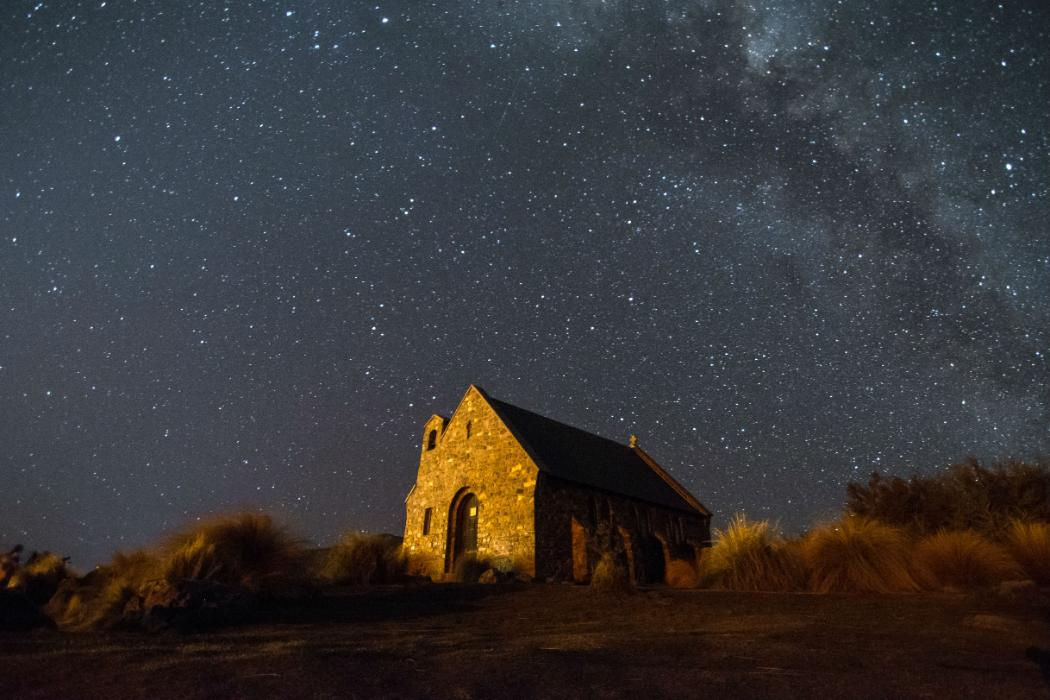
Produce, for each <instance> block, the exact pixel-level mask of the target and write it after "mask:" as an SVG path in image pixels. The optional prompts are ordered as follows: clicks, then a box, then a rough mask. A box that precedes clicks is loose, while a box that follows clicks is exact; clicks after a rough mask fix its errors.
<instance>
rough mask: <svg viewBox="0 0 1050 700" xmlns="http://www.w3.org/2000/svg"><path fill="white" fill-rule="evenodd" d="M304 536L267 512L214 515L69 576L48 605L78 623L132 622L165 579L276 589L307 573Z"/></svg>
mask: <svg viewBox="0 0 1050 700" xmlns="http://www.w3.org/2000/svg"><path fill="white" fill-rule="evenodd" d="M303 558H304V553H303V548H302V546H301V544H300V542H299V541H298V540H296V539H294V538H292V537H291V536H290V535H289V534H288V533H287V532H286V531H285V530H284V529H283V528H282V527H280V526H278V525H277V524H276V523H274V521H273V520H272V519H271V518H270V517H269V516H266V515H258V514H254V513H244V514H237V515H229V516H223V517H218V518H214V519H212V520H209V521H206V522H203V523H199V524H195V525H193V526H190V527H187V528H186V529H184V530H182V531H180V532H178V533H176V534H174V535H172V536H170V537H168V538H167V540H165V541H164V542H163V543H162V544H161V545H160V546H158V547H155V548H153V549H149V550H136V551H133V552H130V553H122V552H118V553H117V554H115V555H114V556H113V559H112V560H111V561H110V562H109V563H108V564H106V565H105V566H101V567H99V568H98V569H96V570H95V571H93V572H91V573H90V574H88V575H87V576H84V577H82V578H81V579H79V580H77V579H68V580H66V581H65V582H64V583H63V584H62V585H61V586H60V587H59V589H58V591H57V592H56V593H55V595H54V596H52V598H51V600H50V601H49V602H48V604H47V606H46V608H45V612H46V613H47V614H48V616H49V617H51V619H52V620H54V621H55V622H56V623H57V624H58V625H59V627H61V628H63V629H70V630H85V629H108V628H112V627H116V626H120V625H122V624H125V623H127V622H128V619H129V618H128V614H129V613H128V610H129V609H131V608H133V607H134V606H131V608H129V605H130V604H132V603H135V604H136V605H138V606H139V607H138V608H137V609H138V610H139V611H140V612H141V604H142V602H143V600H144V598H145V597H146V596H147V593H148V591H149V590H150V589H151V587H152V588H156V586H158V585H163V584H169V585H171V586H176V587H177V586H178V585H179V584H181V583H182V582H184V581H187V580H193V581H205V582H210V583H215V584H222V585H225V586H231V587H235V588H236V589H238V590H243V591H247V592H249V593H273V592H275V591H277V592H279V591H281V590H282V588H281V587H282V586H284V585H286V584H287V583H288V582H289V581H292V580H294V579H296V578H297V577H299V576H300V575H301V572H302V562H303Z"/></svg>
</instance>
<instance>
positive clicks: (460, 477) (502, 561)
mask: <svg viewBox="0 0 1050 700" xmlns="http://www.w3.org/2000/svg"><path fill="white" fill-rule="evenodd" d="M468 423H469V425H470V435H469V437H468V435H467V425H468ZM431 431H436V433H435V438H436V439H435V441H434V447H433V449H428V443H429V436H430V434H431ZM420 447H421V452H420V459H419V472H418V474H417V477H416V484H415V486H414V487H413V489H412V491H411V492H410V493H409V495H408V498H407V499H406V501H405V509H406V515H405V541H404V548H405V550H406V551H407V552H408V553H409V554H410V555H412V556H414V557H416V558H417V559H418V560H420V561H422V562H423V563H424V565H425V569H426V571H427V573H429V574H430V575H431V577H433V578H435V579H438V578H441V577H442V576H443V575H444V573H445V547H446V543H447V540H448V530H449V518H450V512H449V509H450V506H451V504H452V500H453V498H454V497H455V496H456V494H457V493H459V492H460V491H461V490H462V489H469V490H470V491H471V492H472V493H474V494H475V495H476V496H477V498H478V557H479V558H488V559H490V560H492V562H493V563H494V564H495V565H497V566H499V567H500V568H509V567H511V566H513V567H514V568H515V570H517V571H519V572H520V573H523V574H525V575H527V576H532V575H533V574H534V573H535V557H534V551H535V536H534V530H533V518H534V500H533V498H534V494H535V488H536V476H537V472H538V470H537V468H536V465H535V464H534V463H533V462H532V460H531V459H530V458H529V456H528V454H527V453H526V452H525V450H524V449H523V448H522V447H521V446H520V445H519V444H518V442H517V440H515V439H514V437H513V435H511V433H510V431H509V430H508V429H507V428H506V426H504V425H503V422H502V421H501V420H500V419H499V416H498V415H497V414H496V413H495V411H493V410H492V408H491V406H489V404H488V402H487V401H486V400H485V397H484V396H483V395H482V394H481V392H479V391H478V390H477V389H476V388H474V387H471V388H470V389H469V390H468V391H467V393H466V395H465V396H464V397H463V400H462V401H461V402H460V405H459V407H458V408H457V409H456V412H455V413H454V414H453V416H452V418H451V419H449V420H448V421H447V422H446V420H445V419H444V418H442V417H441V416H434V417H432V418H431V419H430V420H429V421H427V423H426V425H425V426H424V430H423V435H422V441H421V445H420ZM427 508H431V509H432V511H431V519H430V533H429V534H428V535H424V534H423V520H424V513H425V512H426V509H427Z"/></svg>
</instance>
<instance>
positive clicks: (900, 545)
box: [802, 517, 918, 593]
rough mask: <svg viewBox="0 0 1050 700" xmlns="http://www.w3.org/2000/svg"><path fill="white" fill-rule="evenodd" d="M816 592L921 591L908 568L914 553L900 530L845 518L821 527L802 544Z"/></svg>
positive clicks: (810, 581) (861, 519)
mask: <svg viewBox="0 0 1050 700" xmlns="http://www.w3.org/2000/svg"><path fill="white" fill-rule="evenodd" d="M802 550H803V552H804V555H805V559H806V565H807V567H808V569H809V583H810V588H811V589H812V590H813V591H816V592H818V593H831V592H835V591H842V592H847V591H852V592H872V593H890V592H894V591H914V590H917V588H918V585H917V584H916V583H915V579H914V578H913V577H912V575H911V572H910V570H909V566H908V560H909V559H908V558H909V547H908V541H907V539H906V538H905V536H904V534H903V533H902V532H901V531H900V530H899V529H898V528H895V527H891V526H889V525H886V524H883V523H880V522H877V521H875V520H870V519H867V518H850V517H847V518H844V519H843V520H841V521H839V522H837V523H831V524H828V525H824V526H821V527H819V528H817V529H816V530H814V531H813V532H811V533H810V534H809V535H808V536H806V538H805V539H804V540H803V541H802Z"/></svg>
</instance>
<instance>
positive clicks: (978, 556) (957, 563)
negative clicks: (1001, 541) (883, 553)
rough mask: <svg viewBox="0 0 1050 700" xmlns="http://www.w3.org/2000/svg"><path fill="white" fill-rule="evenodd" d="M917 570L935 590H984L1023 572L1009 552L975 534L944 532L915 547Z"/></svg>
mask: <svg viewBox="0 0 1050 700" xmlns="http://www.w3.org/2000/svg"><path fill="white" fill-rule="evenodd" d="M914 568H915V573H916V578H917V579H918V580H919V582H920V583H922V585H923V587H925V588H930V589H933V590H941V589H969V588H984V587H987V586H991V585H993V584H996V583H1000V582H1002V581H1005V580H1007V579H1013V578H1017V577H1018V576H1019V575H1020V573H1021V571H1020V568H1019V567H1018V566H1017V564H1016V563H1015V562H1014V561H1013V559H1011V558H1010V555H1009V554H1008V553H1007V551H1006V550H1005V549H1004V548H1003V547H1001V546H999V545H997V544H994V543H993V542H989V541H988V540H987V539H985V538H984V537H982V536H981V535H979V534H978V533H976V532H974V531H973V530H942V531H941V532H938V533H936V534H933V535H929V536H927V537H924V538H922V539H921V540H919V542H918V544H916V545H915V551H914Z"/></svg>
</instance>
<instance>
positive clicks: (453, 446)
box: [403, 385, 711, 583]
mask: <svg viewBox="0 0 1050 700" xmlns="http://www.w3.org/2000/svg"><path fill="white" fill-rule="evenodd" d="M405 508H406V517H405V537H404V545H403V546H404V548H405V550H406V551H407V552H408V553H410V554H411V555H412V556H413V557H414V558H415V559H416V560H417V561H419V562H421V563H422V565H423V566H424V567H425V569H426V571H427V573H429V575H430V576H431V577H432V578H434V579H436V580H440V579H447V578H452V577H453V576H454V574H455V572H456V569H457V566H459V565H460V562H461V561H462V560H466V559H478V560H486V561H488V562H490V564H491V565H492V566H493V567H495V568H499V569H504V570H511V569H513V570H514V571H516V572H518V573H519V574H523V575H525V576H528V577H535V578H542V579H556V580H558V579H560V580H576V581H581V582H582V581H587V580H588V579H589V578H590V573H591V571H592V570H593V567H594V565H595V563H596V562H597V560H598V559H599V558H600V556H601V554H602V552H604V551H611V552H612V553H613V554H614V555H615V556H617V557H619V558H620V559H621V561H622V562H623V564H624V565H625V566H626V567H627V569H628V571H629V573H630V576H631V577H632V579H633V580H634V581H635V582H638V583H659V582H662V581H663V578H664V571H665V568H666V566H667V564H668V562H669V561H670V560H671V559H686V560H689V561H695V560H697V559H699V557H700V554H701V550H702V548H703V547H706V546H707V545H708V543H709V540H710V522H711V513H710V511H708V510H707V508H705V507H704V506H703V505H702V504H701V503H700V502H699V501H698V500H697V499H696V498H695V497H693V496H692V494H690V493H689V492H688V491H687V490H686V489H685V488H684V487H682V486H681V485H680V484H679V483H678V482H677V481H675V480H674V479H673V478H672V477H671V476H670V475H669V474H668V473H667V472H666V471H664V470H663V468H661V467H660V465H658V464H657V463H656V462H655V460H653V459H652V457H650V456H649V455H648V454H647V453H646V452H645V451H643V450H642V448H641V447H639V446H638V445H637V442H636V440H635V439H634V438H633V437H632V438H631V440H630V442H629V444H626V445H625V444H622V443H618V442H615V441H613V440H608V439H606V438H603V437H599V436H597V435H593V434H591V433H588V432H585V431H583V430H580V429H578V428H574V427H572V426H569V425H566V424H564V423H560V422H558V421H554V420H551V419H550V418H546V417H544V416H541V415H539V414H536V413H533V412H531V411H526V410H525V409H522V408H518V407H517V406H513V405H511V404H508V403H505V402H503V401H499V400H497V399H494V398H492V397H490V396H489V395H488V394H487V393H485V391H483V390H482V389H481V388H480V387H477V386H474V385H471V386H470V387H469V388H468V389H467V392H466V394H465V395H464V396H463V398H462V400H461V401H460V403H459V406H458V407H457V408H456V410H455V411H454V412H453V413H452V416H451V417H450V418H445V417H443V416H439V415H434V416H432V417H431V418H430V419H429V420H427V422H426V423H425V425H424V428H423V440H422V446H421V452H420V459H419V471H418V474H417V477H416V483H415V485H414V486H413V487H412V489H411V491H409V494H408V497H407V498H406V499H405Z"/></svg>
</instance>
